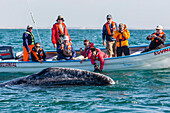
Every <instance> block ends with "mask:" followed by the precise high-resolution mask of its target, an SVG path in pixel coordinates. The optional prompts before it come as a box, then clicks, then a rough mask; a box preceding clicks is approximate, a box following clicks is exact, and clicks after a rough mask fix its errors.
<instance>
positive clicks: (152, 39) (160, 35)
mask: <svg viewBox="0 0 170 113" xmlns="http://www.w3.org/2000/svg"><path fill="white" fill-rule="evenodd" d="M164 34H165V33H164V32H162V33H159V34H157V33H153V34H152V35H156V36H157V37H159V38H161V37H162V36H163V35H164ZM154 38H155V37H154V36H153V37H152V38H151V41H154ZM156 42H158V40H156Z"/></svg>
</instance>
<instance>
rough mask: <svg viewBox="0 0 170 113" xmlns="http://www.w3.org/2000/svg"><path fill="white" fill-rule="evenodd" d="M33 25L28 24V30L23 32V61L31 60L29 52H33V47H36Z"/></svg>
mask: <svg viewBox="0 0 170 113" xmlns="http://www.w3.org/2000/svg"><path fill="white" fill-rule="evenodd" d="M32 29H33V27H32V25H28V26H27V30H26V31H25V32H24V33H23V36H22V39H23V61H29V54H31V51H32V48H33V47H34V44H35V40H34V35H33V33H32Z"/></svg>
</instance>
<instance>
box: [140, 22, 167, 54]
mask: <svg viewBox="0 0 170 113" xmlns="http://www.w3.org/2000/svg"><path fill="white" fill-rule="evenodd" d="M146 39H147V40H151V42H150V45H149V48H148V49H145V50H144V51H143V52H148V51H151V50H155V49H160V48H163V47H164V43H165V41H166V34H165V33H164V32H163V27H162V26H161V25H158V26H157V27H156V32H155V33H152V34H151V35H149V36H148V37H147V38H146ZM143 52H142V53H143Z"/></svg>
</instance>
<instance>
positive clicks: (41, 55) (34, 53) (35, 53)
mask: <svg viewBox="0 0 170 113" xmlns="http://www.w3.org/2000/svg"><path fill="white" fill-rule="evenodd" d="M40 51H41V53H40V58H39V57H38V55H37V52H35V51H32V53H33V55H34V56H35V58H36V59H37V60H41V59H42V57H43V56H44V54H43V51H42V49H41V48H40Z"/></svg>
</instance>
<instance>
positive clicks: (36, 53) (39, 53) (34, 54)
mask: <svg viewBox="0 0 170 113" xmlns="http://www.w3.org/2000/svg"><path fill="white" fill-rule="evenodd" d="M37 57H38V58H37ZM31 59H32V61H34V62H38V60H41V59H43V60H44V61H45V60H46V54H45V52H44V50H43V49H41V48H40V49H39V51H36V49H35V47H34V48H33V49H32V51H31Z"/></svg>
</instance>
